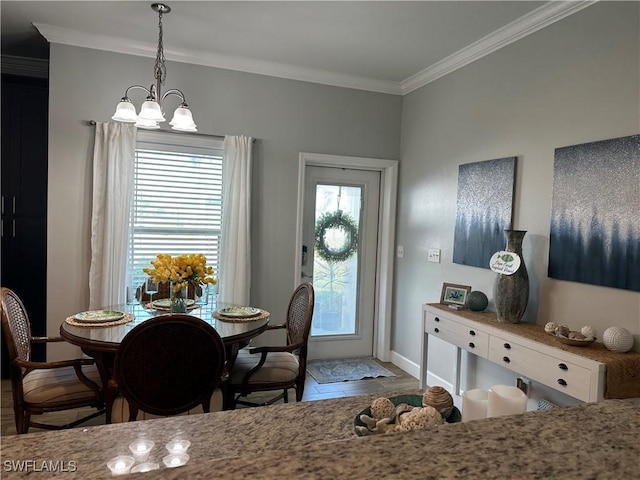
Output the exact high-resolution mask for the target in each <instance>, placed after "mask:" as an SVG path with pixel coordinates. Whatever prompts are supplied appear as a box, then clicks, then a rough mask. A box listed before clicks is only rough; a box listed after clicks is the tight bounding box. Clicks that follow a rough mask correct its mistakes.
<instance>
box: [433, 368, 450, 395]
mask: <svg viewBox="0 0 640 480" xmlns="http://www.w3.org/2000/svg"><path fill="white" fill-rule="evenodd" d="M427 385H429V386H430V387H433V386H435V385H440V386H441V387H443V388H444V389H445V390H446V391H447V392H450V393H452V394H453V383H451V382H447V381H446V380H443V379H442V378H441V377H438V376H437V375H434V374H433V373H431V372H427ZM454 396H455V395H454Z"/></svg>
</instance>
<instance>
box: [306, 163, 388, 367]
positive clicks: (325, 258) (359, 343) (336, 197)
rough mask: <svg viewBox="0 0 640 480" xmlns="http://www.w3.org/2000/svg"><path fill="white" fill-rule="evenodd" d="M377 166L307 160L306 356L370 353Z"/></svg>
mask: <svg viewBox="0 0 640 480" xmlns="http://www.w3.org/2000/svg"><path fill="white" fill-rule="evenodd" d="M379 198H380V172H377V171H368V170H352V169H344V168H334V167H319V166H309V167H307V169H306V172H305V198H304V212H303V234H302V235H303V251H302V263H303V265H302V277H303V278H302V280H303V281H311V282H312V283H313V286H314V290H315V305H314V314H313V323H312V327H311V338H310V341H309V358H311V359H319V358H346V357H360V356H371V355H373V339H374V318H375V291H376V259H377V248H378V214H379Z"/></svg>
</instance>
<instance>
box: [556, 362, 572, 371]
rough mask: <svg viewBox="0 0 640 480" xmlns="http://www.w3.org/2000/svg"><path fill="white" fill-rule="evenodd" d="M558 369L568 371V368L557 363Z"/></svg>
mask: <svg viewBox="0 0 640 480" xmlns="http://www.w3.org/2000/svg"><path fill="white" fill-rule="evenodd" d="M558 368H559V369H560V370H569V367H567V366H566V365H565V364H564V363H559V364H558Z"/></svg>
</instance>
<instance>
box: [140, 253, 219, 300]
mask: <svg viewBox="0 0 640 480" xmlns="http://www.w3.org/2000/svg"><path fill="white" fill-rule="evenodd" d="M151 265H153V268H151V267H149V268H143V269H142V271H143V272H144V273H146V274H147V275H149V276H150V277H151V279H152V280H153V281H154V282H158V283H166V282H170V292H171V312H173V313H185V312H186V303H185V300H186V297H187V288H188V287H189V284H190V283H191V284H193V285H194V286H195V287H200V286H201V285H207V284H210V285H215V284H216V283H217V280H216V278H215V276H214V272H213V267H211V266H207V257H205V256H204V255H203V254H201V253H195V254H194V253H190V254H183V255H178V256H175V257H172V256H171V255H169V254H167V253H159V254H158V255H157V257H156V259H155V260H152V261H151Z"/></svg>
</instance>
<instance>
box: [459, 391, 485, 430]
mask: <svg viewBox="0 0 640 480" xmlns="http://www.w3.org/2000/svg"><path fill="white" fill-rule="evenodd" d="M488 398H489V392H487V391H486V390H482V389H480V388H475V389H473V390H466V391H465V392H464V393H463V394H462V421H463V422H468V421H469V420H478V419H481V418H487V402H488Z"/></svg>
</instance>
